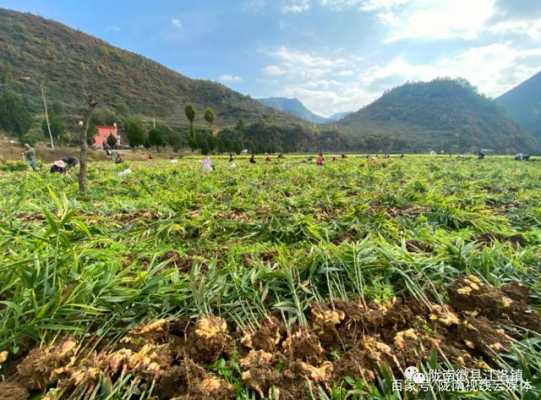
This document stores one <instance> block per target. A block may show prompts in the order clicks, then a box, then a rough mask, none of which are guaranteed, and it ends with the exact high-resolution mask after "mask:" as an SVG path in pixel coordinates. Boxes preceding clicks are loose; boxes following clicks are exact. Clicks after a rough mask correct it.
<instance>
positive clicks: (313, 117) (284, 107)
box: [258, 97, 328, 124]
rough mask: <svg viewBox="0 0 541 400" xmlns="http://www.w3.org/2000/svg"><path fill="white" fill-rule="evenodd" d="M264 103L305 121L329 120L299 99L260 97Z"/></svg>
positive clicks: (321, 122)
mask: <svg viewBox="0 0 541 400" xmlns="http://www.w3.org/2000/svg"><path fill="white" fill-rule="evenodd" d="M258 100H259V101H260V102H261V103H262V104H264V105H266V106H267V107H272V108H274V109H275V110H277V111H282V112H285V113H288V114H291V115H294V116H295V117H298V118H301V119H303V120H305V121H308V122H312V123H314V124H323V123H325V122H328V121H327V119H326V118H325V117H322V116H320V115H317V114H314V113H313V112H312V111H310V110H309V109H308V108H306V106H305V105H304V104H302V103H301V102H300V101H299V100H298V99H287V98H285V97H269V98H266V99H258Z"/></svg>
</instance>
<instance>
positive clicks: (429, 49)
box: [0, 0, 541, 115]
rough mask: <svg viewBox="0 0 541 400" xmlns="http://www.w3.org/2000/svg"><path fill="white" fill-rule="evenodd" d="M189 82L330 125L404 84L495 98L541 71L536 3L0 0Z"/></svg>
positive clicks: (540, 5)
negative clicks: (300, 110)
mask: <svg viewBox="0 0 541 400" xmlns="http://www.w3.org/2000/svg"><path fill="white" fill-rule="evenodd" d="M0 6H1V7H5V8H10V9H15V10H20V11H28V12H32V13H34V14H39V15H42V16H44V17H47V18H51V19H54V20H57V21H60V22H63V23H65V24H67V25H69V26H71V27H74V28H77V29H79V30H82V31H84V32H87V33H89V34H91V35H94V36H97V37H100V38H102V39H104V40H106V41H108V42H110V43H111V44H113V45H116V46H119V47H122V48H125V49H128V50H131V51H134V52H136V53H139V54H142V55H145V56H146V57H149V58H151V59H154V60H156V61H158V62H160V63H162V64H164V65H166V66H168V67H170V68H172V69H174V70H177V71H178V72H180V73H182V74H185V75H187V76H189V77H193V78H203V79H211V80H215V81H220V82H222V83H224V84H225V85H227V86H229V87H231V88H233V89H235V90H238V91H240V92H242V93H245V94H249V95H251V96H253V97H268V96H285V97H297V98H299V99H300V100H301V101H303V102H304V103H305V104H306V105H307V106H308V107H309V108H310V109H312V110H313V111H315V112H317V113H319V114H322V115H329V114H332V113H335V112H340V111H351V110H357V109H359V108H360V107H362V106H363V105H365V104H367V103H369V102H371V101H373V100H374V99H376V98H377V97H379V96H380V95H381V94H382V93H383V91H385V90H387V89H390V88H392V87H394V86H397V85H399V84H402V83H404V82H406V81H418V80H429V79H433V78H436V77H442V76H445V77H463V78H466V79H468V80H469V81H470V82H471V83H473V84H474V85H475V86H477V87H478V88H479V90H480V91H481V92H482V93H484V94H486V95H488V96H491V97H494V96H498V95H500V94H502V93H504V92H505V91H507V90H508V89H510V88H511V87H513V86H514V85H516V84H518V83H520V82H522V81H523V80H525V79H527V78H528V77H530V76H531V75H533V74H535V73H537V72H539V71H541V1H539V0H177V1H174V0H154V1H148V0H115V1H110V0H109V1H105V0H92V1H90V0H88V1H74V0H0Z"/></svg>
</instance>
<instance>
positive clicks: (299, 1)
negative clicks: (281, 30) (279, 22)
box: [281, 0, 311, 14]
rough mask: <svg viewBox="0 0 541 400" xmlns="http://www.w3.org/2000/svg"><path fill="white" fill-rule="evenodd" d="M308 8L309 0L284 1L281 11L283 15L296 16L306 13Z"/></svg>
mask: <svg viewBox="0 0 541 400" xmlns="http://www.w3.org/2000/svg"><path fill="white" fill-rule="evenodd" d="M310 6H311V0H285V2H284V4H283V5H282V8H281V10H282V12H283V13H284V14H290V13H292V14H298V13H302V12H305V11H308V10H309V9H310Z"/></svg>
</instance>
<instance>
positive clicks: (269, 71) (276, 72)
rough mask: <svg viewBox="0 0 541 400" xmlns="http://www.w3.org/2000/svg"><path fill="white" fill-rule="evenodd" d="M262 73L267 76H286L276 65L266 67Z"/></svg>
mask: <svg viewBox="0 0 541 400" xmlns="http://www.w3.org/2000/svg"><path fill="white" fill-rule="evenodd" d="M263 73H264V74H265V75H269V76H282V75H285V74H286V71H285V70H283V69H282V68H280V67H279V66H278V65H267V66H266V67H265V68H263Z"/></svg>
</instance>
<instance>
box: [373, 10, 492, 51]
mask: <svg viewBox="0 0 541 400" xmlns="http://www.w3.org/2000/svg"><path fill="white" fill-rule="evenodd" d="M494 4H495V0H475V1H471V0H415V1H411V2H408V3H407V6H406V7H399V8H397V9H395V8H392V7H391V8H389V9H385V10H384V11H382V12H379V13H378V14H377V16H378V18H379V20H380V21H381V22H382V23H383V24H384V25H386V26H387V27H388V29H389V36H388V38H387V41H388V42H390V41H397V40H402V39H428V40H435V39H451V38H460V39H467V40H471V39H475V38H477V37H478V36H479V34H480V33H481V32H482V31H483V29H484V27H485V24H486V23H487V21H488V20H489V19H490V18H491V17H492V16H493V15H494V12H495V8H494Z"/></svg>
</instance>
